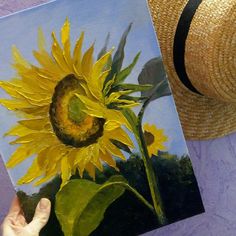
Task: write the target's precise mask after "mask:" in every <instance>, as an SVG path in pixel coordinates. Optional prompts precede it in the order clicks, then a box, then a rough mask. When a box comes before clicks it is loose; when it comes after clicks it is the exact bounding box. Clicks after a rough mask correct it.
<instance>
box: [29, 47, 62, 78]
mask: <svg viewBox="0 0 236 236" xmlns="http://www.w3.org/2000/svg"><path fill="white" fill-rule="evenodd" d="M33 55H34V57H35V58H36V60H37V61H38V62H39V63H40V65H42V67H43V68H44V69H39V68H37V67H34V68H35V69H37V74H38V75H39V76H41V77H42V79H43V78H47V79H49V80H50V79H51V80H53V81H58V80H60V79H61V77H62V76H63V75H64V74H65V72H64V71H63V70H62V69H61V67H60V66H58V65H57V63H55V61H54V60H53V59H52V58H51V56H50V55H49V54H48V53H47V52H46V51H45V50H42V51H40V52H37V51H33Z"/></svg>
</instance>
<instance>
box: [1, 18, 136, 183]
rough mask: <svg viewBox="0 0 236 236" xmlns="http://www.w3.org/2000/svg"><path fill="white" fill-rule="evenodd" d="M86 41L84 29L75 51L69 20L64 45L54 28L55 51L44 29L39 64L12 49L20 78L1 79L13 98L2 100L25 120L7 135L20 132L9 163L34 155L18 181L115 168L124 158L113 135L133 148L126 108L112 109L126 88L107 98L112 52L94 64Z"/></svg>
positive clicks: (63, 30)
mask: <svg viewBox="0 0 236 236" xmlns="http://www.w3.org/2000/svg"><path fill="white" fill-rule="evenodd" d="M83 39H84V33H81V35H80V37H79V38H78V40H77V41H76V44H75V47H74V50H73V53H71V43H70V23H69V20H68V19H66V21H65V23H64V25H63V27H62V28H61V43H59V42H58V40H57V38H56V35H55V33H54V32H52V47H51V53H48V52H47V50H46V49H45V38H44V35H43V33H42V30H39V35H38V46H39V49H38V50H37V51H33V55H34V57H35V58H36V60H37V61H38V63H39V64H38V65H32V64H30V63H29V62H27V60H25V59H24V58H23V56H22V55H21V54H20V52H19V50H18V49H17V48H16V47H15V46H14V47H13V49H12V50H13V58H14V64H13V67H14V69H15V70H16V72H17V73H16V75H17V78H14V79H12V80H10V81H9V82H6V81H1V82H0V87H1V88H3V89H4V90H5V91H6V92H7V93H8V94H9V95H10V96H11V99H1V100H0V103H1V104H2V105H3V106H5V107H6V108H8V109H9V110H12V111H14V112H15V113H17V114H19V115H20V116H21V117H23V119H22V120H19V121H18V124H17V125H16V126H14V127H13V128H12V129H11V130H9V132H7V134H6V135H11V136H17V138H16V139H15V140H14V141H12V142H11V144H13V145H15V144H17V145H18V147H17V149H16V150H15V152H14V153H13V154H12V156H11V157H10V159H9V161H8V162H7V167H8V168H13V167H15V166H16V165H18V164H19V163H21V162H23V161H24V160H26V159H27V158H29V157H34V159H33V162H32V165H31V167H30V168H29V169H28V171H27V173H26V174H25V175H24V176H23V177H22V178H21V179H19V181H18V184H27V183H30V182H32V181H34V180H36V179H37V181H36V182H34V185H40V184H42V183H44V182H46V181H48V180H50V179H51V178H52V177H54V176H55V175H57V174H60V175H61V178H62V186H63V185H64V184H65V183H66V182H67V181H68V180H69V178H70V177H71V175H72V174H74V173H76V171H77V170H78V171H79V173H80V176H81V177H82V176H83V174H84V171H85V170H86V171H87V172H88V174H89V175H90V176H91V177H92V178H95V170H96V168H98V169H99V170H100V171H102V170H103V163H104V162H105V163H107V164H108V165H109V166H111V167H114V168H116V161H115V160H114V159H113V156H115V157H117V158H120V159H122V160H124V159H125V157H124V156H123V154H122V152H121V151H120V149H119V148H117V146H115V145H114V143H113V142H112V140H111V138H112V139H113V140H117V141H119V142H121V143H123V144H125V145H127V146H129V147H133V144H132V141H131V139H130V138H129V136H128V135H127V133H126V132H125V131H124V130H123V126H124V127H126V128H128V129H131V127H130V126H129V123H128V122H127V120H126V118H125V117H124V115H123V114H122V112H121V111H119V110H113V109H108V105H109V104H110V103H114V102H117V101H118V100H119V96H121V95H123V94H124V93H125V92H113V93H109V96H104V88H105V84H104V82H105V79H106V77H107V75H108V73H109V68H108V69H105V68H107V64H108V60H109V58H110V57H111V54H112V50H111V51H109V52H107V53H106V54H105V55H103V56H102V57H101V58H100V59H98V60H97V61H95V62H94V59H93V51H94V44H93V45H91V47H90V48H89V49H88V50H87V51H86V52H85V53H84V54H83V52H82V44H83ZM107 86H109V83H108V85H107ZM107 86H106V90H107V89H108V88H107ZM128 92H129V91H128ZM126 93H127V91H126ZM127 102H129V101H127ZM130 105H132V104H130ZM134 105H135V104H134Z"/></svg>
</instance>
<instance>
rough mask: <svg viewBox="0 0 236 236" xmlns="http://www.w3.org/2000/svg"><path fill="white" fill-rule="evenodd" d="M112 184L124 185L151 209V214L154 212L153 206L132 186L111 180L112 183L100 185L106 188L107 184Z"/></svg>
mask: <svg viewBox="0 0 236 236" xmlns="http://www.w3.org/2000/svg"><path fill="white" fill-rule="evenodd" d="M112 185H120V186H122V187H124V188H125V189H127V190H129V191H130V192H132V193H133V194H134V195H135V196H136V197H137V198H138V199H139V200H140V201H141V202H142V203H143V204H144V205H146V206H147V207H148V208H149V209H150V210H151V211H152V213H153V214H155V210H154V208H153V206H152V205H151V204H150V203H149V202H148V201H147V200H146V199H145V198H144V197H143V196H142V195H141V194H140V193H139V192H138V191H137V190H136V189H134V188H132V187H131V186H130V185H129V184H127V183H124V182H112V183H107V184H104V185H103V186H102V188H106V187H109V186H112ZM102 188H101V189H102Z"/></svg>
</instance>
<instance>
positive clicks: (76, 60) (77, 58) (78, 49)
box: [73, 32, 84, 74]
mask: <svg viewBox="0 0 236 236" xmlns="http://www.w3.org/2000/svg"><path fill="white" fill-rule="evenodd" d="M83 40H84V32H82V33H81V35H80V38H79V40H77V42H76V44H75V49H74V53H73V64H74V66H75V68H76V70H77V72H78V73H79V74H81V73H80V71H81V65H80V64H81V60H82V59H81V58H82V45H83Z"/></svg>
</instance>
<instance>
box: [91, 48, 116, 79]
mask: <svg viewBox="0 0 236 236" xmlns="http://www.w3.org/2000/svg"><path fill="white" fill-rule="evenodd" d="M112 51H113V49H112V50H111V51H109V52H107V53H106V54H105V55H104V56H102V57H101V58H100V59H99V60H98V61H96V63H95V64H94V65H93V72H92V78H93V79H94V80H97V78H99V76H100V74H101V73H102V72H104V71H103V70H104V68H105V66H106V64H107V62H108V59H109V58H110V57H111V54H112Z"/></svg>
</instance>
